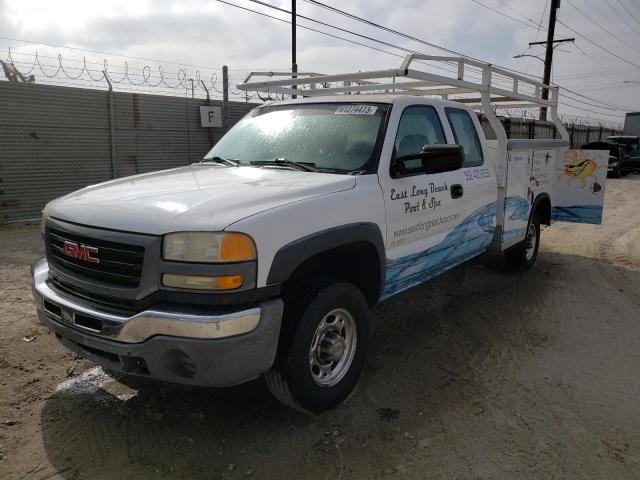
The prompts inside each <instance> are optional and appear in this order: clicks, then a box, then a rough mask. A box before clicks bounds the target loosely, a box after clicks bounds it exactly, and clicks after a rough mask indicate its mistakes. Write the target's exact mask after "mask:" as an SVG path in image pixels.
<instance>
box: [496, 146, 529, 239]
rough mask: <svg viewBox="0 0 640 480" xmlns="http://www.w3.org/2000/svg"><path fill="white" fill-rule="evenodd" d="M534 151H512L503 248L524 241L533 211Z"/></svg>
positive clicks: (508, 171) (508, 168) (510, 154)
mask: <svg viewBox="0 0 640 480" xmlns="http://www.w3.org/2000/svg"><path fill="white" fill-rule="evenodd" d="M532 155H533V149H522V150H511V151H510V152H509V154H508V162H507V188H506V192H505V197H504V228H503V231H502V248H503V249H505V248H509V247H510V246H512V245H515V244H516V243H518V242H520V241H522V240H523V239H524V237H525V233H526V231H527V224H528V222H529V213H530V211H531V203H532V199H531V188H530V178H531V168H532Z"/></svg>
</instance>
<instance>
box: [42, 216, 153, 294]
mask: <svg viewBox="0 0 640 480" xmlns="http://www.w3.org/2000/svg"><path fill="white" fill-rule="evenodd" d="M46 235H47V243H48V246H49V254H50V260H52V262H53V264H54V265H55V266H56V267H57V268H59V269H62V270H68V271H70V272H72V273H75V274H77V275H81V276H83V277H88V278H91V279H95V280H98V281H101V282H104V283H108V284H111V285H114V286H119V287H130V288H133V287H137V286H138V284H139V283H140V275H141V274H142V264H143V261H144V247H141V246H138V245H128V244H125V243H116V242H110V241H105V240H98V239H95V238H90V237H85V236H82V235H76V234H72V233H68V232H64V231H62V230H57V229H54V228H47V232H46ZM65 241H68V242H73V243H75V244H77V245H88V246H91V247H96V248H97V249H98V253H97V258H98V262H97V263H92V262H88V261H86V260H83V259H81V258H74V257H72V256H70V255H67V254H66V253H65V248H64V244H65Z"/></svg>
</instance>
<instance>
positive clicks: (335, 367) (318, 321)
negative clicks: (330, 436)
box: [265, 280, 370, 413]
mask: <svg viewBox="0 0 640 480" xmlns="http://www.w3.org/2000/svg"><path fill="white" fill-rule="evenodd" d="M288 307H289V308H288ZM283 320H284V323H283V325H284V327H283V332H282V335H281V348H280V350H279V352H278V358H277V359H276V363H275V365H274V367H273V368H272V369H271V370H270V371H268V372H267V373H266V374H265V379H266V382H267V385H268V387H269V390H271V393H272V394H273V395H274V396H275V397H276V398H277V399H278V400H279V401H280V402H281V403H283V404H285V405H287V406H289V407H291V408H293V409H295V410H298V411H301V412H304V413H320V412H322V411H325V410H328V409H331V408H333V407H336V406H337V405H339V404H340V403H342V402H343V401H344V400H346V399H347V397H348V396H349V395H350V394H351V392H352V391H353V389H354V387H355V385H356V383H357V381H358V378H359V377H360V373H361V372H362V369H363V367H364V363H365V360H366V356H367V349H368V343H369V336H370V327H369V307H368V305H367V301H366V299H365V298H364V295H363V294H362V292H361V291H360V290H359V289H358V288H357V287H356V286H355V285H352V284H350V283H345V282H331V283H328V282H327V281H326V280H325V281H317V282H315V283H313V284H312V285H310V286H309V287H308V288H304V289H300V288H299V289H298V290H297V292H296V293H295V294H293V295H292V296H290V297H289V298H286V297H285V315H284V319H283ZM350 340H352V342H351V341H350ZM313 344H316V348H312V345H313ZM321 347H323V348H321Z"/></svg>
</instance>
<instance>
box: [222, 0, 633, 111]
mask: <svg viewBox="0 0 640 480" xmlns="http://www.w3.org/2000/svg"><path fill="white" fill-rule="evenodd" d="M218 1H222V0H218ZM251 1H254V2H255V3H260V4H263V5H266V6H269V4H268V3H266V2H262V1H260V0H251ZM304 1H305V2H307V3H310V4H312V5H316V6H319V7H322V8H325V9H327V10H329V11H332V12H334V13H338V14H340V15H342V16H345V17H347V18H350V19H353V20H357V21H359V22H362V23H366V24H368V25H370V26H373V27H376V28H379V29H382V30H385V31H387V32H390V33H394V34H396V35H400V36H402V37H404V38H408V39H411V40H414V41H418V42H420V43H424V44H427V45H429V46H432V47H434V48H437V49H439V50H443V51H446V52H448V53H452V54H455V55H460V56H463V57H466V58H471V59H473V60H478V59H475V58H473V57H470V56H468V55H465V54H463V53H460V52H456V51H455V50H451V49H448V48H445V47H441V46H440V45H436V44H434V43H432V42H427V41H426V40H423V39H420V38H417V37H414V36H412V35H409V34H406V33H404V32H400V31H398V30H395V29H392V28H390V27H385V26H384V25H380V24H378V23H376V22H373V21H371V20H368V19H366V18H362V17H359V16H357V15H354V14H351V13H349V12H346V11H344V10H340V9H338V8H336V7H332V6H330V5H327V4H325V3H322V2H319V1H317V0H304ZM224 3H227V2H224ZM271 7H274V8H275V9H276V10H280V11H283V13H290V12H289V11H287V10H285V9H281V8H280V7H275V6H273V5H272V6H271ZM241 8H243V9H244V7H241ZM249 10H250V9H249ZM276 18H277V17H276ZM307 18H309V17H307ZM279 20H282V19H279ZM545 30H546V29H545ZM350 33H352V32H350ZM369 38H371V37H369ZM374 41H377V40H375V39H374ZM386 43H388V42H386ZM392 46H393V47H394V48H400V49H403V47H398V46H396V45H393V44H392ZM404 50H405V51H406V50H407V49H404ZM508 70H511V71H515V72H517V73H523V74H525V73H524V72H519V71H517V70H513V69H508ZM573 93H575V94H576V95H579V96H582V97H583V98H585V99H588V100H592V101H594V102H598V103H601V104H602V105H607V106H609V104H608V103H606V102H604V101H601V100H598V99H596V98H592V97H588V96H586V95H582V94H580V93H578V92H573ZM575 101H577V102H580V101H581V100H578V99H575ZM624 108H625V109H626V107H624Z"/></svg>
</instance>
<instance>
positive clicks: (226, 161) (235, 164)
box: [200, 157, 240, 167]
mask: <svg viewBox="0 0 640 480" xmlns="http://www.w3.org/2000/svg"><path fill="white" fill-rule="evenodd" d="M207 162H213V163H222V164H223V165H229V166H230V167H239V166H240V162H239V161H237V160H231V159H229V158H222V157H211V158H203V159H202V160H201V161H200V163H207Z"/></svg>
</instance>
